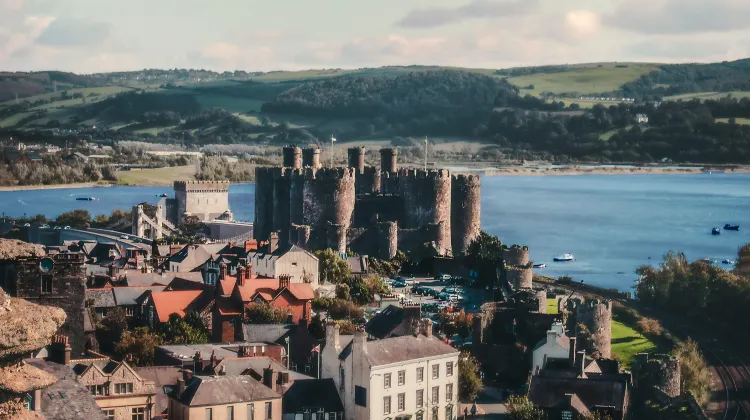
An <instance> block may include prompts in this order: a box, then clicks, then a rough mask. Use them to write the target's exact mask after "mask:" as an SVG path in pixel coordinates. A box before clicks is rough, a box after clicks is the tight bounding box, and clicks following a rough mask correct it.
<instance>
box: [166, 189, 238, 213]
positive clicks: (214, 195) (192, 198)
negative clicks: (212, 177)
mask: <svg viewBox="0 0 750 420" xmlns="http://www.w3.org/2000/svg"><path fill="white" fill-rule="evenodd" d="M174 195H175V198H174V200H175V205H174V208H175V210H174V211H175V212H176V214H175V215H174V217H175V218H176V220H178V221H180V220H183V219H184V218H185V217H187V216H195V217H197V218H198V219H199V220H201V221H206V220H214V219H218V218H222V217H225V214H226V213H229V216H230V217H229V219H230V220H231V212H230V210H229V182H227V181H175V183H174Z"/></svg>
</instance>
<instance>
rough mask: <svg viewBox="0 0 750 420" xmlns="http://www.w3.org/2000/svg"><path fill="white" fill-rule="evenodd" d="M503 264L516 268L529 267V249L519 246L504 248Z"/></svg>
mask: <svg viewBox="0 0 750 420" xmlns="http://www.w3.org/2000/svg"><path fill="white" fill-rule="evenodd" d="M503 262H504V263H505V264H508V265H513V266H516V267H522V266H527V265H529V247H527V246H520V245H513V246H511V247H504V248H503Z"/></svg>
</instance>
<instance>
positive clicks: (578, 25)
mask: <svg viewBox="0 0 750 420" xmlns="http://www.w3.org/2000/svg"><path fill="white" fill-rule="evenodd" d="M565 26H566V28H567V29H568V30H569V32H570V33H571V34H572V35H574V36H578V37H588V36H592V35H594V34H596V33H597V32H598V31H599V29H600V27H601V23H600V20H599V15H598V14H596V13H594V12H592V11H590V10H573V11H570V12H568V13H566V14H565Z"/></svg>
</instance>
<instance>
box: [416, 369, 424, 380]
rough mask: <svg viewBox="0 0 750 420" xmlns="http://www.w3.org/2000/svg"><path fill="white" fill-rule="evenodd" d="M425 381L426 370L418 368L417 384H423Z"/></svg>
mask: <svg viewBox="0 0 750 420" xmlns="http://www.w3.org/2000/svg"><path fill="white" fill-rule="evenodd" d="M423 380H424V368H423V367H418V368H417V382H422V381H423Z"/></svg>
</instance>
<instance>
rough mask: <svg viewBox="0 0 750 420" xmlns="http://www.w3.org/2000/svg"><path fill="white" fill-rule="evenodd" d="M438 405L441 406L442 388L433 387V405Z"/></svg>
mask: <svg viewBox="0 0 750 420" xmlns="http://www.w3.org/2000/svg"><path fill="white" fill-rule="evenodd" d="M438 404H440V387H439V386H433V387H432V405H438Z"/></svg>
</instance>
